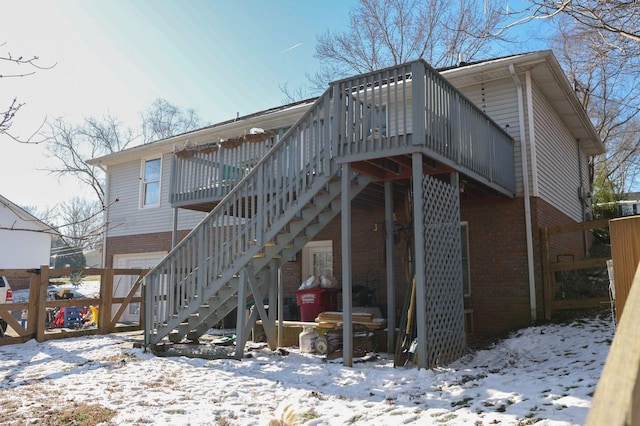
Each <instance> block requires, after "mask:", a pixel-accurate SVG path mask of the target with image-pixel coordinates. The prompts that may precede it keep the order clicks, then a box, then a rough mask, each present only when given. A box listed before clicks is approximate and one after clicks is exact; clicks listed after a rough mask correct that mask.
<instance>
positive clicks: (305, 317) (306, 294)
mask: <svg viewBox="0 0 640 426" xmlns="http://www.w3.org/2000/svg"><path fill="white" fill-rule="evenodd" d="M296 301H297V302H298V307H299V308H300V321H315V320H316V317H317V316H318V314H319V313H321V312H326V311H335V310H336V309H337V291H336V290H335V289H333V288H321V287H317V288H310V289H306V290H297V291H296Z"/></svg>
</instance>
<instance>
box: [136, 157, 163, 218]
mask: <svg viewBox="0 0 640 426" xmlns="http://www.w3.org/2000/svg"><path fill="white" fill-rule="evenodd" d="M153 160H160V176H159V178H158V202H157V203H156V204H149V205H145V203H144V195H145V189H146V183H147V182H146V181H145V180H144V178H145V176H144V172H145V165H146V163H147V161H153ZM162 166H163V161H162V155H160V156H157V157H155V156H154V157H147V158H143V159H142V160H141V164H140V178H139V179H140V188H139V190H138V193H139V203H138V209H140V210H148V209H157V208H160V205H161V204H162Z"/></svg>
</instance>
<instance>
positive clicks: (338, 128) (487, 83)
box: [93, 51, 604, 367]
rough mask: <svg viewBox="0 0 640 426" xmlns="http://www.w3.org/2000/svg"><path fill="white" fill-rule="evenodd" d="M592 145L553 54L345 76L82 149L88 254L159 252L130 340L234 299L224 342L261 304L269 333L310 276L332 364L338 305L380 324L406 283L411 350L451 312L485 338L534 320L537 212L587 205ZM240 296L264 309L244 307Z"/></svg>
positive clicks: (423, 357)
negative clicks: (315, 281) (329, 307)
mask: <svg viewBox="0 0 640 426" xmlns="http://www.w3.org/2000/svg"><path fill="white" fill-rule="evenodd" d="M603 151H604V148H603V145H602V143H601V141H600V139H599V138H598V135H597V133H596V131H595V130H594V128H593V126H592V125H591V123H590V121H589V119H588V117H587V115H586V114H585V112H584V110H583V109H582V107H581V106H580V103H579V102H578V100H577V98H576V97H575V94H574V93H573V90H572V88H571V85H570V84H569V82H568V81H567V79H566V77H565V75H564V74H563V72H562V70H561V68H560V66H559V64H558V62H557V60H556V58H555V57H554V55H553V53H552V52H551V51H538V52H531V53H525V54H520V55H513V56H508V57H503V58H497V59H492V60H487V61H480V62H477V63H468V64H461V65H460V66H457V67H452V68H448V69H443V70H440V71H436V70H434V69H433V68H431V67H430V66H429V65H428V64H426V63H425V62H424V61H416V62H412V63H409V64H403V65H399V66H396V67H391V68H388V69H384V70H380V71H376V72H373V73H369V74H365V75H360V76H354V77H352V78H347V79H344V80H340V81H336V82H333V83H331V84H330V85H329V87H328V89H327V91H326V92H325V93H324V94H323V95H321V96H320V97H319V98H317V99H312V100H307V101H304V102H300V103H297V104H292V105H286V106H283V107H279V108H274V109H272V110H268V111H262V112H259V113H256V114H253V115H250V116H246V117H240V118H238V119H235V120H230V121H227V122H224V123H220V124H217V125H213V126H210V127H206V128H203V129H200V130H197V131H194V132H190V133H187V134H184V135H179V136H175V137H172V138H168V139H165V140H162V141H158V142H155V143H151V144H148V145H143V146H140V147H136V148H131V149H128V150H125V151H122V152H120V153H116V154H111V155H108V156H105V157H101V158H97V159H95V160H93V164H96V165H100V166H101V167H103V168H104V169H105V171H106V172H107V185H108V199H109V200H113V199H118V200H119V202H118V203H116V204H115V205H114V206H113V207H111V208H110V209H109V211H108V213H107V222H108V225H109V230H108V231H107V238H106V239H105V250H104V252H105V257H106V264H107V265H114V266H123V267H124V266H131V267H133V266H134V265H132V264H130V263H131V262H133V263H136V262H137V264H138V265H139V264H142V263H144V264H147V265H152V264H156V263H157V264H156V266H155V268H154V269H153V270H152V271H151V273H150V274H149V275H148V276H147V277H146V281H145V282H146V294H145V297H146V299H145V300H146V302H145V303H146V305H147V309H146V314H147V317H146V333H145V338H146V343H147V344H148V345H155V344H157V343H158V342H160V341H161V340H162V339H163V338H164V337H166V336H169V338H170V339H171V340H172V341H180V340H181V339H183V338H187V339H197V338H198V337H199V336H200V335H202V334H203V333H205V332H206V331H207V330H208V329H209V328H210V327H211V326H213V325H214V324H216V323H218V322H219V321H221V320H222V319H223V318H225V317H226V316H227V315H229V314H230V313H231V312H233V311H234V310H236V311H237V333H238V341H239V342H240V343H242V342H244V341H246V339H247V336H248V331H249V329H250V327H251V325H252V324H253V323H254V322H255V321H256V319H258V318H261V319H262V320H263V324H264V328H265V333H266V334H267V339H268V341H269V344H270V345H271V346H273V347H275V345H276V340H275V339H276V335H278V336H281V335H282V333H281V329H280V327H282V323H281V322H278V323H277V324H276V317H277V312H284V306H285V301H286V300H293V299H294V295H295V293H296V290H297V289H298V286H299V285H300V283H301V282H302V281H303V280H304V279H305V278H306V277H308V276H309V275H320V274H322V275H333V276H334V277H335V278H336V279H337V282H338V283H339V288H340V290H341V297H340V300H339V302H340V305H341V306H340V308H341V309H342V311H343V313H344V326H345V327H344V348H343V349H344V355H345V356H344V360H345V364H347V365H349V364H350V363H351V362H352V359H351V356H352V352H353V346H352V345H353V340H352V338H353V334H352V331H351V330H352V329H351V313H352V312H353V309H354V306H357V305H359V304H362V303H364V304H373V305H376V306H379V307H380V309H381V310H382V312H383V314H384V315H385V317H386V320H387V325H388V327H387V329H388V330H395V329H396V328H397V327H398V326H399V325H401V324H400V320H401V319H402V315H401V314H400V312H401V311H403V310H404V306H405V305H406V303H403V302H404V301H405V300H406V295H408V294H415V297H416V299H415V300H416V305H415V306H416V312H415V318H416V323H417V326H416V328H417V336H418V337H417V339H416V341H417V354H418V364H419V365H420V366H421V367H428V366H433V365H439V364H443V363H447V362H449V361H451V360H453V359H455V358H456V357H457V356H459V355H460V354H461V353H462V351H463V350H464V345H465V315H466V316H468V317H469V318H470V319H471V321H470V323H472V324H473V332H475V333H479V334H484V335H487V334H494V333H499V332H503V331H505V330H511V329H515V328H518V327H521V326H526V325H529V324H531V323H534V322H536V321H537V320H539V319H541V318H542V313H543V311H544V307H543V306H542V301H543V297H542V292H543V286H542V266H541V261H540V238H539V228H540V227H546V226H553V225H562V224H569V223H575V222H581V221H584V220H585V219H587V218H589V217H590V205H589V200H590V197H589V196H588V191H589V186H590V183H589V179H588V167H589V159H590V157H592V156H594V155H598V154H601V153H602V152H603ZM585 244H588V241H584V240H580V241H573V242H569V243H568V247H569V248H570V249H571V250H573V251H575V252H576V254H580V253H583V252H584V251H585V250H586V249H587V247H585V246H584V245H585ZM172 247H173V248H172ZM127 262H129V263H127ZM362 289H364V290H365V297H364V298H360V294H361V293H360V292H361V291H362ZM251 298H253V299H255V300H262V299H267V300H269V301H271V303H270V305H271V306H273V305H276V306H277V309H269V311H268V312H267V311H266V310H265V309H264V308H263V307H262V304H261V303H259V304H256V305H255V307H256V309H255V311H252V313H251V315H250V316H249V318H246V317H245V314H244V306H245V304H246V303H247V301H248V300H250V299H251ZM363 299H364V300H363ZM273 301H276V302H277V303H275V304H274V303H273ZM236 308H239V309H236ZM282 316H283V315H280V318H282ZM276 326H277V327H278V328H279V330H280V332H279V333H276ZM466 331H467V332H469V331H470V330H469V329H468V327H467V330H466ZM387 334H388V335H387V342H388V347H389V348H391V347H392V346H395V336H394V333H387ZM240 346H242V345H239V347H240ZM240 350H241V349H240ZM237 355H238V356H241V354H240V353H238V354H237Z"/></svg>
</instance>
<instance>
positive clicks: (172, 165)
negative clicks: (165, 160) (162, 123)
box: [169, 145, 178, 251]
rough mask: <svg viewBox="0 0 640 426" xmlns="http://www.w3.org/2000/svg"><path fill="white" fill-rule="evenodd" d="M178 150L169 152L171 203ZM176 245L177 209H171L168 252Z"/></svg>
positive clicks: (174, 147)
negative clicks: (169, 246)
mask: <svg viewBox="0 0 640 426" xmlns="http://www.w3.org/2000/svg"><path fill="white" fill-rule="evenodd" d="M177 150H178V148H177V147H176V146H175V145H174V146H173V150H172V151H171V163H169V164H170V167H169V182H170V183H169V202H171V191H172V190H173V188H174V187H175V182H174V179H175V176H174V175H173V174H174V172H175V169H176V164H175V163H176V151H177ZM177 243H178V208H177V207H174V208H173V218H172V228H171V248H170V249H169V251H171V250H173V249H174V248H175V247H176V244H177Z"/></svg>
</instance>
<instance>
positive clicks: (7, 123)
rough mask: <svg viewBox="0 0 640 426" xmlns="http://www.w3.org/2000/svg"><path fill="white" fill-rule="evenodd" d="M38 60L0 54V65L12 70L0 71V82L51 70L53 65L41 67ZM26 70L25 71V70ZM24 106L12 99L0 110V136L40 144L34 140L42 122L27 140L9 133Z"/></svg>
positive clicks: (32, 57)
mask: <svg viewBox="0 0 640 426" xmlns="http://www.w3.org/2000/svg"><path fill="white" fill-rule="evenodd" d="M5 44H6V43H2V44H0V47H3V46H4V45H5ZM39 60H40V58H39V57H37V56H31V57H24V56H17V57H15V56H13V55H12V54H11V52H6V53H2V54H0V65H10V66H12V69H8V70H7V69H5V68H4V67H3V68H1V69H0V80H2V79H5V78H8V79H12V78H21V77H27V76H30V75H33V74H35V73H36V70H46V69H50V68H53V67H54V66H55V64H53V65H50V66H42V65H41V64H40V63H39ZM25 68H26V69H25ZM23 106H24V103H21V102H18V98H17V97H14V98H13V100H11V101H10V102H9V106H8V107H7V108H6V109H5V110H4V111H2V110H0V135H7V136H8V137H10V138H11V139H13V140H14V141H16V142H20V143H40V142H42V141H43V139H37V140H36V139H35V137H36V135H38V133H39V132H40V130H41V129H42V127H43V126H44V120H43V122H42V124H41V125H40V126H39V127H38V128H37V129H36V130H35V131H34V132H33V133H32V134H31V136H29V137H28V138H25V139H23V138H21V137H20V136H17V135H15V134H14V133H12V132H11V131H10V129H11V126H12V125H13V122H14V119H15V116H16V114H17V113H18V111H20V108H22V107H23Z"/></svg>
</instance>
